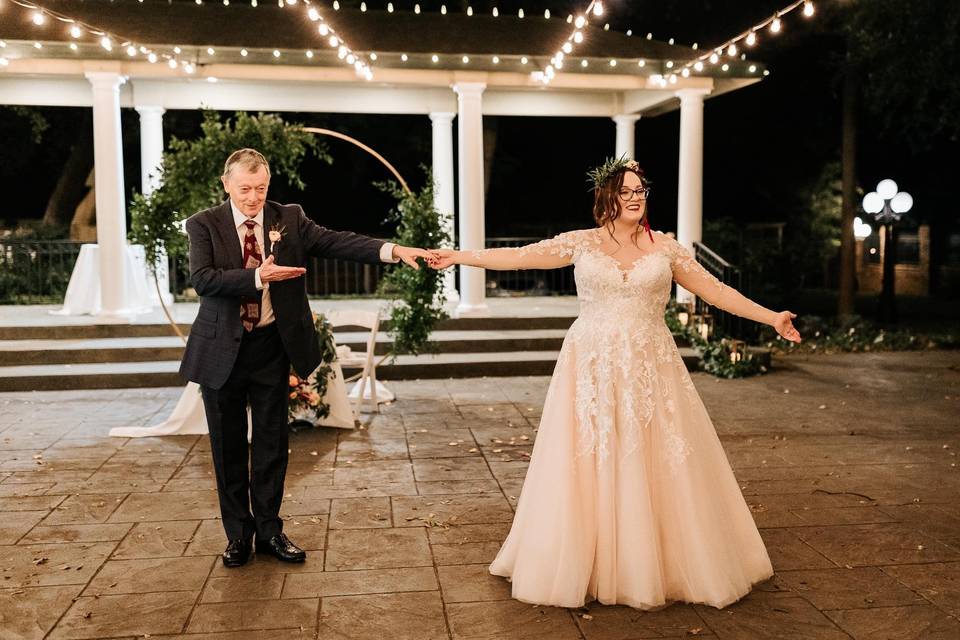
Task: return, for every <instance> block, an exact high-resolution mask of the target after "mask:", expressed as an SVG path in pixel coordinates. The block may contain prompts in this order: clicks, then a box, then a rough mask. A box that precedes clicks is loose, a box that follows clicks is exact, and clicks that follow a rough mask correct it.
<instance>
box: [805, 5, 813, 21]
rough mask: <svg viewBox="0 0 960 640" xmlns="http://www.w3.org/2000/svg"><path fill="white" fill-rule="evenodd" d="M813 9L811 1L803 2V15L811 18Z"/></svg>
mask: <svg viewBox="0 0 960 640" xmlns="http://www.w3.org/2000/svg"><path fill="white" fill-rule="evenodd" d="M813 11H814V9H813V3H812V2H804V3H803V15H805V16H806V17H808V18H812V17H813Z"/></svg>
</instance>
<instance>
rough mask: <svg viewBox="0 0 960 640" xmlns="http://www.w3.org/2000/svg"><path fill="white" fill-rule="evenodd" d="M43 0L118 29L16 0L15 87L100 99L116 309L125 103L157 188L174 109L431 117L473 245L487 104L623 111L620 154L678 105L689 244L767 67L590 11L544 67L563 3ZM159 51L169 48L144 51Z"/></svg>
mask: <svg viewBox="0 0 960 640" xmlns="http://www.w3.org/2000/svg"><path fill="white" fill-rule="evenodd" d="M281 4H283V3H281ZM41 6H42V7H44V8H47V9H50V10H54V11H58V12H60V13H63V14H66V15H68V16H70V17H73V18H75V19H77V20H81V21H83V22H85V23H87V24H89V25H95V26H96V27H98V28H100V29H102V30H103V31H105V32H108V33H110V34H116V35H117V36H118V38H119V39H118V41H117V42H116V43H113V46H112V47H111V50H109V51H108V50H107V49H106V48H104V46H102V44H101V43H100V42H98V40H97V39H96V38H94V37H91V36H89V35H85V36H84V37H80V38H75V37H73V36H72V35H71V34H70V32H69V26H70V25H69V24H64V23H62V22H59V21H56V20H47V21H45V23H44V24H43V25H36V24H34V22H32V21H31V15H30V13H29V12H28V11H26V10H24V9H22V8H20V7H17V6H13V5H11V4H10V3H5V6H4V8H3V9H0V45H2V46H0V104H10V105H47V106H72V107H77V106H81V107H92V108H93V116H94V117H93V120H94V160H95V176H96V182H95V191H96V210H97V212H96V224H97V241H98V244H99V246H100V261H101V262H100V274H101V290H102V308H103V311H102V314H103V315H104V316H108V317H110V316H112V317H118V316H124V315H125V313H126V310H127V304H126V301H125V300H124V299H123V298H124V294H123V291H124V287H123V282H124V280H123V278H124V277H126V276H125V274H124V272H123V264H124V260H123V259H122V255H123V254H122V252H123V251H124V250H125V244H126V213H125V202H124V184H123V157H122V147H121V132H120V109H121V107H127V108H130V107H132V108H134V109H136V110H137V112H138V113H139V114H140V125H141V160H142V185H141V188H142V190H143V191H144V192H149V191H150V190H151V189H153V188H155V182H154V178H153V177H152V176H151V174H152V173H153V172H154V170H155V168H156V167H157V166H158V165H159V163H160V159H161V153H162V151H163V114H164V111H165V110H166V109H199V108H201V107H207V108H213V109H218V110H254V111H271V112H284V111H287V112H325V113H366V114H377V113H380V114H422V115H424V116H429V118H430V121H431V123H432V134H433V171H434V176H435V179H436V181H437V189H436V201H437V209H438V210H439V211H441V212H446V213H455V220H456V224H457V231H458V237H459V245H460V247H461V248H462V249H468V250H469V249H479V248H483V246H484V243H485V235H484V188H483V186H484V184H483V183H484V170H483V136H482V131H483V129H482V120H483V117H484V116H501V115H504V116H507V115H508V116H531V117H542V116H580V117H608V118H611V119H612V120H613V122H614V123H615V132H616V133H615V140H616V142H615V154H616V155H617V156H619V155H622V154H626V155H627V156H633V155H634V142H635V124H636V122H637V121H638V120H639V119H640V118H641V117H643V116H653V115H657V114H661V113H665V112H668V111H672V110H674V109H676V108H679V109H680V131H679V144H680V171H679V176H680V177H679V185H678V190H679V191H678V196H679V198H678V211H677V236H678V240H679V241H680V242H681V243H683V244H684V245H686V246H688V247H692V245H693V243H694V242H696V241H699V240H700V239H701V210H702V174H703V102H704V100H705V99H706V98H707V97H712V96H717V95H720V94H723V93H726V92H729V91H733V90H735V89H738V88H740V87H744V86H747V85H749V84H752V83H754V82H757V81H758V80H759V79H760V78H761V77H762V75H763V74H764V70H763V67H762V66H761V65H759V64H757V63H752V62H750V61H747V60H744V59H743V57H742V56H739V57H731V56H724V58H723V64H722V66H721V65H719V64H715V65H711V64H707V65H705V66H704V68H703V69H702V70H701V71H694V72H690V70H688V72H686V73H685V74H684V75H681V74H679V73H676V71H678V70H679V69H680V68H681V66H682V65H683V64H684V63H686V62H688V61H690V60H692V59H694V58H695V57H697V56H698V55H699V54H701V53H702V51H696V50H693V49H691V48H688V47H682V46H674V45H670V44H666V43H663V42H658V41H655V40H652V39H649V38H647V37H643V36H628V35H626V34H622V33H617V32H614V31H608V30H605V29H603V28H600V27H596V26H591V25H585V26H584V27H583V29H582V30H581V31H582V34H583V41H582V42H581V43H579V44H577V45H576V47H575V49H574V50H573V51H572V52H571V53H570V54H569V55H567V56H566V58H565V59H564V61H563V67H562V69H557V71H556V73H555V75H554V76H553V78H552V80H550V81H549V82H544V81H541V80H539V79H538V78H537V77H536V75H535V72H537V71H538V70H539V71H542V70H544V69H545V68H546V66H547V65H548V64H550V62H549V61H550V58H551V56H553V55H554V53H555V52H556V51H557V50H558V48H559V47H560V46H561V45H562V44H563V43H564V41H566V40H567V38H568V37H569V36H570V34H571V31H572V30H573V26H572V25H571V24H570V23H568V21H567V19H566V18H565V17H552V18H545V17H544V16H543V15H536V16H526V17H519V16H498V17H495V16H492V15H483V16H480V15H466V14H463V13H453V12H451V13H446V14H441V13H436V12H432V13H414V12H413V11H404V12H393V11H382V10H377V11H373V10H371V11H360V10H346V9H341V10H336V11H335V10H333V9H331V8H330V7H329V6H328V5H323V6H321V5H319V4H318V3H313V4H312V5H311V7H312V8H313V11H312V12H311V13H312V14H313V15H308V13H307V8H306V7H305V6H304V5H303V3H294V4H289V5H288V6H285V7H282V8H281V7H278V6H277V5H276V4H270V3H268V2H264V3H263V4H262V5H261V6H257V7H253V6H250V5H246V4H240V3H235V4H233V5H230V6H224V5H222V4H220V3H214V2H207V3H205V4H201V5H197V4H193V3H184V2H175V3H172V4H168V3H167V2H166V1H165V0H162V1H154V0H146V1H145V2H141V3H135V2H126V3H113V2H109V1H105V0H86V1H85V2H67V1H64V0H59V1H53V0H51V1H50V2H42V4H41ZM317 16H319V18H318V17H317ZM321 25H328V27H330V28H333V29H334V30H335V33H336V34H338V35H339V36H340V38H341V42H340V45H341V46H342V44H343V42H342V40H346V41H347V42H349V45H350V47H351V49H350V53H349V57H347V56H345V55H344V53H343V51H340V50H339V47H338V46H336V45H334V46H331V43H330V41H329V38H328V37H327V35H321V34H323V33H324V31H325V29H324V27H323V26H321ZM328 33H330V32H329V31H328ZM123 40H126V41H128V42H125V41H123ZM147 52H151V53H154V54H155V55H153V56H150V59H146V58H145V55H147ZM344 58H347V59H346V60H345V59H344ZM351 59H360V60H363V61H364V62H365V63H366V64H368V65H369V67H370V70H371V71H372V78H369V79H368V78H365V77H364V76H363V74H358V73H357V72H356V71H355V69H354V66H352V65H351V64H348V62H349V61H350V60H351ZM687 74H688V75H687ZM455 120H456V122H457V136H458V138H457V139H458V146H457V149H458V154H457V156H458V157H457V158H456V161H455V159H454V145H453V132H454V129H453V125H454V121H455ZM425 126H426V123H425ZM454 172H456V176H457V180H456V182H455V181H454ZM455 184H456V185H458V188H459V194H458V195H459V197H458V198H456V199H455V198H454V185H455ZM455 200H456V203H457V205H458V206H456V207H455ZM683 293H684V294H686V292H683ZM486 309H487V307H486V304H485V286H484V276H483V270H482V269H476V268H473V267H461V271H460V290H459V306H458V309H457V313H458V315H460V316H469V315H484V314H485V313H486Z"/></svg>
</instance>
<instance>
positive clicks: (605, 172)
mask: <svg viewBox="0 0 960 640" xmlns="http://www.w3.org/2000/svg"><path fill="white" fill-rule="evenodd" d="M624 169H633V170H635V171H639V170H640V165H639V164H637V161H636V160H631V159H628V158H627V156H626V154H624V155H622V156H620V157H619V158H607V159H606V160H605V161H604V163H603V164H602V165H600V166H599V167H596V168H594V169H591V170H590V171H588V172H587V180H588V181H592V182H593V188H594V189H600V188H601V187H603V184H604V183H605V182H606V181H607V180H609V179H610V176H612V175H614V174H616V173H617V172H618V171H623V170H624ZM640 180H641V182H642V183H643V186H647V185H648V184H649V181H648V180H647V179H646V178H644V177H643V176H642V175H641V176H640Z"/></svg>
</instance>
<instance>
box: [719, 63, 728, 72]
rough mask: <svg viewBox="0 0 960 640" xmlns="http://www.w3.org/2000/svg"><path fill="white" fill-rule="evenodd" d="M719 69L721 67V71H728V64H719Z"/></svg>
mask: <svg viewBox="0 0 960 640" xmlns="http://www.w3.org/2000/svg"><path fill="white" fill-rule="evenodd" d="M720 69H721V70H722V71H730V65H728V64H727V63H726V62H724V63H723V64H722V65H721V66H720Z"/></svg>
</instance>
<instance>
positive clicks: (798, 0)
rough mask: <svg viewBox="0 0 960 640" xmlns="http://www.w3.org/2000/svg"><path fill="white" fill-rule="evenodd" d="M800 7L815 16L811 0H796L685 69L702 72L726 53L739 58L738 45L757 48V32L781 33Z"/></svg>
mask: <svg viewBox="0 0 960 640" xmlns="http://www.w3.org/2000/svg"><path fill="white" fill-rule="evenodd" d="M800 7H803V15H804V16H806V17H808V18H809V17H811V16H813V11H814V9H813V2H811V1H810V0H794V2H792V3H791V4H789V5H787V6H786V7H784V8H783V9H781V10H779V11H777V12H776V13H774V14H773V15H772V16H771V17H769V18H767V19H766V20H764V21H762V22H760V23H758V24H755V25H753V26H752V27H750V28H749V29H747V30H746V31H743V32H742V33H739V34H737V35H736V36H734V37H732V38H730V39H729V40H727V41H726V42H724V43H723V44H721V45H719V46H717V47H715V48H714V49H713V50H712V51H711V52H710V53H704V54H703V55H701V56H700V57H698V58H695V59H694V60H691V61H689V62H687V63H686V64H685V65H684V67H683V69H688V68H692V69H693V70H694V71H697V72H700V71H702V70H703V66H704V65H703V61H704V60H709V61H710V64H717V63H718V62H719V61H720V56H721V55H722V54H723V52H724V51H726V53H727V55H729V56H730V57H731V58H735V57H737V54H738V53H739V48H738V47H737V43H739V42H741V41H743V42H744V43H745V44H746V45H747V46H748V47H753V46H755V45H756V44H757V32H758V31H760V30H761V29H764V28H769V29H770V32H771V33H774V34H776V33H780V31H781V30H782V29H783V20H782V18H783V16H786V15H787V14H789V13H791V12H792V11H794V10H796V9H798V8H800ZM647 36H648V37H649V36H650V34H647ZM740 59H741V60H746V54H743V53H741V54H740ZM720 68H721V70H723V71H728V70H729V69H730V65H729V64H728V63H724V64H723V65H722V66H721V67H720ZM749 71H750V73H756V71H757V66H756V65H750V67H749ZM681 73H682V71H681ZM763 75H764V76H767V75H769V73H768V71H766V70H764V73H763ZM685 77H686V76H685Z"/></svg>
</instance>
